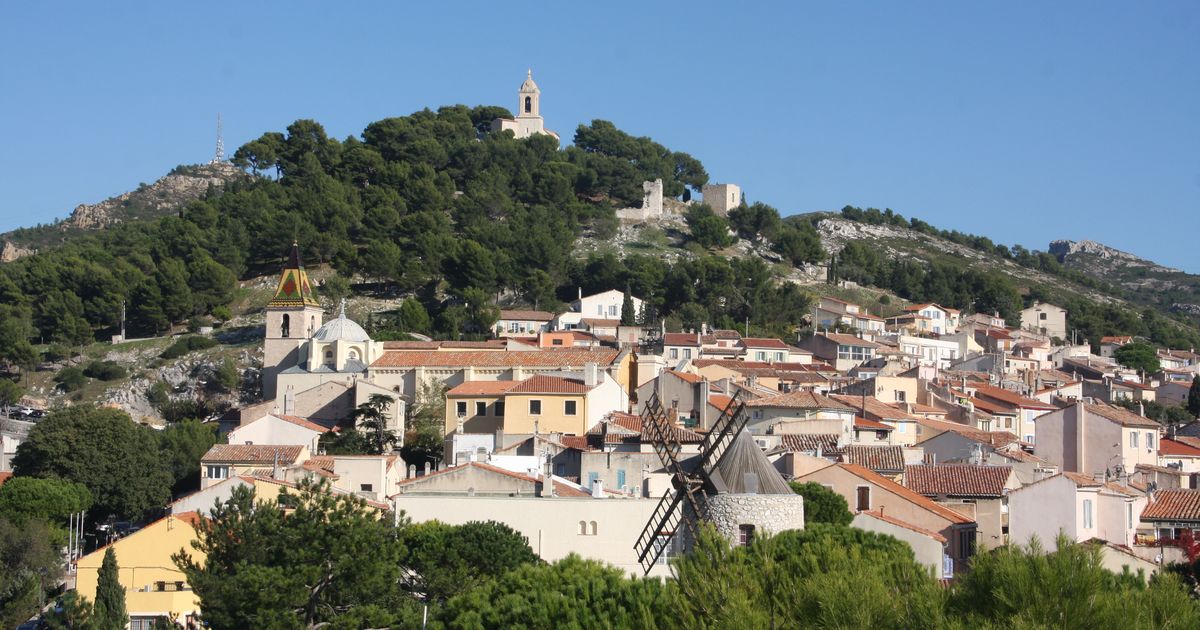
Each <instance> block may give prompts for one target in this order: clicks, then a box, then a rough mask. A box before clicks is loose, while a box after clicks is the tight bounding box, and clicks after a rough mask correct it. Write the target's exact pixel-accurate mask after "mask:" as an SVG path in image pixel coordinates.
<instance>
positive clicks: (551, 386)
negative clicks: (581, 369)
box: [508, 375, 595, 394]
mask: <svg viewBox="0 0 1200 630" xmlns="http://www.w3.org/2000/svg"><path fill="white" fill-rule="evenodd" d="M593 389H595V387H594V386H593V387H588V386H587V385H585V384H584V383H583V381H582V380H580V379H577V378H562V377H560V376H546V375H539V376H533V377H530V378H527V379H525V380H523V381H521V382H520V384H518V385H517V386H516V387H514V388H512V389H510V390H508V393H510V394H586V393H588V392H590V391H592V390H593Z"/></svg>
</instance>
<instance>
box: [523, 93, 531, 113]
mask: <svg viewBox="0 0 1200 630" xmlns="http://www.w3.org/2000/svg"><path fill="white" fill-rule="evenodd" d="M525 113H526V114H532V113H533V97H532V96H526V97H525Z"/></svg>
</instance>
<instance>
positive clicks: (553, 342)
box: [550, 339, 563, 346]
mask: <svg viewBox="0 0 1200 630" xmlns="http://www.w3.org/2000/svg"><path fill="white" fill-rule="evenodd" d="M550 345H552V346H561V345H563V340H562V339H551V340H550Z"/></svg>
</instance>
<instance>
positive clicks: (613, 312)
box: [608, 304, 617, 317]
mask: <svg viewBox="0 0 1200 630" xmlns="http://www.w3.org/2000/svg"><path fill="white" fill-rule="evenodd" d="M608 316H609V317H616V316H617V306H616V305H615V304H610V305H609V307H608Z"/></svg>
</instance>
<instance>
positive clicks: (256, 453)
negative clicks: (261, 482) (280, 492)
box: [200, 444, 304, 465]
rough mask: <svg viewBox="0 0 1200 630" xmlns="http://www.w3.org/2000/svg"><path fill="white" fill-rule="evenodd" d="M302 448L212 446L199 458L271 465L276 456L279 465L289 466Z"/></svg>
mask: <svg viewBox="0 0 1200 630" xmlns="http://www.w3.org/2000/svg"><path fill="white" fill-rule="evenodd" d="M303 450H304V447H303V446H276V445H270V444H214V445H213V446H212V448H210V449H208V452H206V453H205V454H204V456H203V457H201V458H200V461H202V462H237V463H247V464H273V463H274V462H275V456H276V454H278V455H279V463H280V464H281V465H284V464H286V465H290V464H292V463H294V462H295V461H296V460H297V459H298V458H299V457H300V452H301V451H303Z"/></svg>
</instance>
